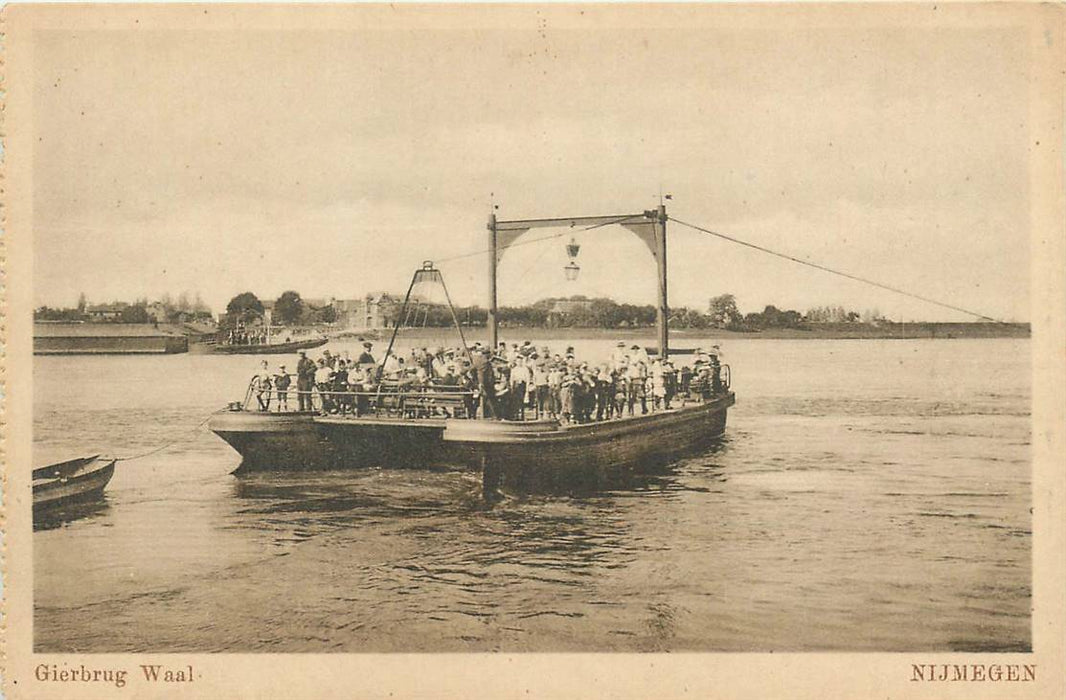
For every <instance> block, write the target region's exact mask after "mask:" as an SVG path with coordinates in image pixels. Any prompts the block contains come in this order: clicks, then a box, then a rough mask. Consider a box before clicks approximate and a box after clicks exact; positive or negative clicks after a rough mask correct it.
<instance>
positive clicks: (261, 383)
mask: <svg viewBox="0 0 1066 700" xmlns="http://www.w3.org/2000/svg"><path fill="white" fill-rule="evenodd" d="M693 359H694V361H693V363H692V364H691V365H688V364H686V365H682V366H680V367H675V365H674V363H673V362H671V361H670V360H669V359H667V360H666V361H662V360H661V359H660V358H658V357H654V358H652V357H649V356H648V353H647V351H646V350H645V349H644V348H642V347H641V346H639V345H630V346H627V345H626V343H624V342H621V341H619V342H618V343H617V345H616V347H615V349H614V351H613V352H612V353H611V354H610V357H609V358H608V359H607V360H606V361H605V362H602V363H599V364H594V363H590V362H587V361H582V360H579V359H578V358H577V357H576V356H575V353H574V349H573V348H572V347H568V348H567V349H566V351H565V352H563V353H554V352H552V351H551V350H550V348H548V347H536V346H534V345H533V344H532V343H531V342H529V341H526V342H525V343H523V344H521V345H519V344H517V343H512V344H511V345H508V344H507V343H500V344H499V346H498V347H496V348H488V347H484V346H482V345H481V344H480V343H475V344H474V345H473V346H472V347H469V348H447V349H445V348H436V349H435V350H432V351H431V350H430V349H428V348H424V347H423V348H413V349H411V351H410V352H409V353H407V354H405V355H404V356H400V355H397V354H395V353H392V352H389V353H387V356H386V358H385V360H384V361H383V362H381V363H379V362H377V361H376V360H375V359H374V355H373V343H371V342H365V343H363V351H362V352H361V354H360V355H359V356H358V357H357V358H355V359H352V358H351V357H350V355H349V354H348V353H344V354H343V355H337V354H333V353H330V351H329V350H326V351H324V352H323V353H322V356H321V357H319V358H318V359H317V360H312V359H311V358H309V357H308V356H307V353H306V352H301V353H300V357H299V360H298V362H297V364H296V367H295V370H296V371H295V373H293V374H290V373H289V371H288V368H287V367H286V366H285V365H280V366H279V367H278V368H277V370H276V371H274V370H271V369H270V367H269V365H268V363H267V361H266V360H263V361H262V362H261V367H260V368H259V371H258V372H257V374H256V376H255V378H254V379H253V389H254V393H255V396H256V399H257V402H258V405H259V409H260V410H261V411H269V410H271V406H272V402H273V408H274V410H278V411H288V410H291V406H290V401H289V399H290V396H289V394H290V388H291V387H292V382H293V377H295V382H296V396H295V400H294V402H293V403H294V405H295V408H296V409H297V410H299V411H318V412H320V413H323V414H327V415H330V414H340V415H356V416H359V415H366V414H368V413H372V412H375V411H376V410H377V408H378V401H379V400H380V398H381V397H382V396H389V395H404V396H409V395H412V394H416V395H417V394H425V395H426V396H429V397H433V396H437V397H441V398H444V397H448V398H450V399H451V400H450V401H444V400H440V401H434V402H429V403H428V404H427V403H426V402H423V403H421V404H419V405H429V406H430V407H431V408H430V411H431V413H430V414H431V415H440V416H446V417H467V418H475V417H480V418H494V419H505V420H526V419H530V418H532V419H541V418H554V419H557V420H559V421H561V422H564V423H587V422H591V421H602V420H610V419H612V418H618V417H623V416H633V415H637V414H638V413H640V414H646V413H648V412H650V411H658V410H664V409H666V410H668V409H670V408H671V407H672V405H673V404H674V403H675V402H676V401H678V400H681V401H692V400H697V401H706V400H708V399H709V398H711V397H713V396H715V395H716V394H718V393H721V392H722V391H723V390H724V389H725V388H726V387H725V384H724V383H723V378H722V370H721V367H722V365H721V360H720V352H719V348H718V346H717V345H715V346H713V347H712V348H711V349H710V351H707V352H704V351H703V350H702V349H697V350H696V351H695V354H694V358H693ZM390 405H391V404H390Z"/></svg>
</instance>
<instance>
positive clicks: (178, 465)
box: [34, 340, 1032, 652]
mask: <svg viewBox="0 0 1066 700" xmlns="http://www.w3.org/2000/svg"><path fill="white" fill-rule="evenodd" d="M571 343H572V344H574V345H576V346H577V348H578V352H579V354H580V355H582V356H584V357H596V356H599V355H602V354H604V353H606V352H607V351H608V349H609V347H610V343H609V342H606V341H567V342H566V343H558V344H554V345H560V346H563V345H565V344H571ZM538 344H539V343H538ZM649 344H650V343H649ZM329 347H330V348H332V349H333V350H341V351H343V350H349V351H351V352H353V353H354V351H355V349H356V348H355V344H354V343H352V344H348V345H344V344H337V343H333V344H331V345H330V346H329ZM557 349H561V347H560V348H557ZM723 351H724V352H725V355H726V356H725V361H726V362H727V363H729V364H730V365H731V367H732V371H733V386H734V389H735V391H736V392H737V405H736V406H735V407H734V408H733V409H732V410H731V411H730V414H729V424H728V427H727V438H726V439H725V440H724V441H723V442H722V443H721V444H720V445H718V446H717V447H715V448H714V449H712V450H709V451H708V452H706V453H705V454H701V455H698V456H694V457H690V458H686V459H684V460H681V461H679V462H678V463H677V464H676V465H674V466H673V467H672V468H671V469H670V470H669V471H668V472H667V473H665V474H660V475H656V476H655V477H652V478H649V479H647V480H645V481H642V482H639V483H638V484H637V485H636V487H635V488H632V489H629V490H625V491H614V492H607V493H600V494H596V495H593V496H589V497H582V498H568V497H547V496H541V497H526V498H511V499H507V500H505V501H503V502H501V503H498V504H495V505H493V506H491V507H487V506H485V505H483V504H482V502H481V501H480V499H479V497H478V496H479V493H480V482H479V480H478V478H477V476H476V475H473V474H464V473H459V472H446V471H440V472H429V471H422V470H385V469H368V470H363V471H348V472H319V473H301V474H255V475H250V476H240V477H238V476H234V475H232V474H231V472H232V471H233V469H234V468H235V467H236V466H237V464H238V463H239V457H238V455H237V454H236V453H235V452H233V451H232V450H231V449H230V448H229V447H228V446H227V445H226V444H225V443H223V442H222V441H221V440H219V439H218V438H217V437H215V436H214V435H212V434H211V433H209V432H208V431H207V430H206V428H203V427H198V426H199V425H200V424H201V422H202V421H204V419H205V418H206V416H207V415H208V414H209V413H210V412H211V411H214V410H216V409H218V408H220V407H222V406H224V405H225V403H226V402H228V401H232V400H238V399H240V398H242V396H243V393H244V387H245V386H246V383H247V380H248V377H249V376H250V375H251V374H252V372H253V371H254V368H255V367H256V366H257V363H258V358H255V357H251V356H245V357H214V356H197V355H175V356H162V357H38V358H35V364H34V384H35V409H34V430H35V433H34V444H35V462H36V463H37V464H43V463H47V462H50V461H55V460H57V459H60V458H63V457H71V456H75V455H81V454H85V453H87V452H93V453H95V452H104V453H110V454H113V455H117V456H131V455H135V454H139V453H142V452H146V451H149V450H152V449H154V448H157V447H159V446H161V445H165V444H167V443H171V442H175V443H176V444H174V445H173V446H171V447H168V448H167V449H164V450H162V451H159V452H157V453H155V454H151V455H149V456H147V457H144V458H141V459H136V460H132V461H127V462H120V463H119V464H118V466H117V468H116V473H115V477H114V479H113V481H112V482H111V485H110V486H109V488H108V490H107V493H106V496H105V499H104V501H103V502H102V503H100V504H98V505H96V506H92V507H89V508H86V509H83V511H79V512H78V513H77V514H78V515H80V516H81V517H79V518H76V519H72V520H69V521H65V522H52V523H46V524H44V526H43V528H42V529H40V530H39V531H38V532H36V533H35V534H34V596H35V628H34V634H35V647H36V650H37V651H41V652H75V651H77V652H119V651H135V652H178V651H191V652H199V651H205V652H206V651H232V652H237V651H264V652H305V651H316V652H318V651H339V652H369V651H513V652H521V651H649V652H651V651H684V650H699V651H760V652H766V651H778V652H782V651H816V650H845V651H848V650H850V651H919V650H943V651H949V650H958V651H1008V650H1009V651H1022V650H1028V649H1029V648H1030V634H1031V623H1030V615H1029V609H1030V596H1031V562H1030V548H1031V540H1032V537H1031V528H1030V520H1031V519H1030V512H1029V509H1030V501H1031V496H1030V476H1031V474H1030V471H1031V466H1030V429H1031V428H1030V396H1031V386H1030V384H1031V379H1030V343H1029V341H1028V340H914V341H906V340H892V341H871V340H862V341H850V340H825V341H822V340H802V341H788V340H730V341H727V342H725V343H724V347H723ZM312 352H313V353H314V352H317V351H312ZM286 360H287V364H289V365H290V369H291V365H292V364H293V360H294V358H292V357H290V358H271V363H272V364H276V363H277V362H281V361H286Z"/></svg>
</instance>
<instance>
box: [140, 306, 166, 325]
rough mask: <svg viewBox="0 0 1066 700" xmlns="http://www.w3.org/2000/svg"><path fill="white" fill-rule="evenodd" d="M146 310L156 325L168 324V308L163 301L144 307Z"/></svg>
mask: <svg viewBox="0 0 1066 700" xmlns="http://www.w3.org/2000/svg"><path fill="white" fill-rule="evenodd" d="M144 310H145V311H147V312H148V316H149V317H150V318H151V319H152V320H153V321H155V322H156V323H166V322H167V307H166V306H165V305H164V304H163V302H161V301H153V302H152V303H151V304H149V305H148V306H146V307H144Z"/></svg>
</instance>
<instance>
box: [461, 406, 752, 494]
mask: <svg viewBox="0 0 1066 700" xmlns="http://www.w3.org/2000/svg"><path fill="white" fill-rule="evenodd" d="M734 403H735V396H734V394H733V393H732V392H730V393H726V394H723V395H721V396H719V397H717V398H715V399H713V400H711V401H708V402H706V403H701V404H695V405H688V406H684V407H681V408H677V409H673V410H670V411H660V412H656V413H649V414H647V415H638V416H633V417H627V418H622V419H618V420H612V421H605V422H601V423H587V424H584V425H576V426H569V427H560V426H559V425H558V424H557V423H556V422H554V421H545V422H541V423H538V422H532V423H510V422H507V421H497V422H491V421H449V423H448V428H447V429H446V430H445V432H444V440H445V442H446V443H450V444H452V445H454V447H455V448H456V449H457V450H458V453H459V458H460V459H461V460H462V461H463V463H464V464H465V465H466V466H468V467H470V468H473V469H478V470H480V471H482V473H483V480H484V486H485V491H486V495H490V494H491V493H493V492H495V491H497V490H499V491H505V492H520V493H536V492H558V491H584V490H591V489H597V488H602V487H604V486H609V485H611V484H614V483H619V482H620V481H624V479H625V477H626V476H627V475H631V474H634V473H639V472H645V471H652V470H654V469H656V468H658V467H661V466H663V465H665V464H667V463H669V462H670V461H671V460H672V459H674V458H677V457H680V456H682V455H684V454H686V453H691V452H692V451H694V450H696V449H698V448H701V447H704V446H706V445H708V444H710V443H712V442H713V441H715V440H717V439H719V438H721V437H722V435H723V433H724V432H725V426H726V415H727V411H728V409H729V407H730V406H732V405H733V404H734Z"/></svg>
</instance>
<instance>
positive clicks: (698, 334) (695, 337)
mask: <svg viewBox="0 0 1066 700" xmlns="http://www.w3.org/2000/svg"><path fill="white" fill-rule="evenodd" d="M454 332H455V330H454V328H403V329H401V331H400V335H401V336H402V337H404V338H427V339H438V338H440V336H441V334H442V333H454ZM367 333H368V335H369V334H371V333H373V334H374V335H376V336H377V337H378V338H379V339H380V338H386V339H387V338H388V337H389V336H391V335H392V329H378V330H376V331H372V332H371V331H368V332H367ZM354 334H356V335H357V334H358V332H357V331H356V332H354ZM463 335H464V336H465V337H466V339H467V342H473V341H481V342H482V343H484V342H485V341H486V340H487V339H488V329H486V328H484V327H482V326H472V327H464V328H463ZM1029 336H1030V327H1029V324H1028V323H931V322H925V323H891V324H881V325H876V326H875V325H870V324H860V323H839V324H820V325H817V326H808V327H806V328H767V329H764V330H761V331H754V332H743V331H731V330H726V329H721V328H671V329H670V340H671V343H672V344H676V345H677V346H678V347H685V346H690V345H694V344H696V343H699V342H700V341H704V340H726V339H729V340H908V339H923V338H928V339H938V340H941V339H942V340H948V339H961V338H1028V337H1029ZM655 337H656V335H655V328H654V327H646V328H527V327H524V326H502V325H501V326H500V339H501V340H507V341H508V342H522V341H524V340H529V341H534V340H549V339H550V340H566V339H575V340H576V339H586V340H587V339H612V338H617V339H619V340H630V339H632V340H638V339H639V340H644V341H646V342H647V344H649V345H654V344H655Z"/></svg>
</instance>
